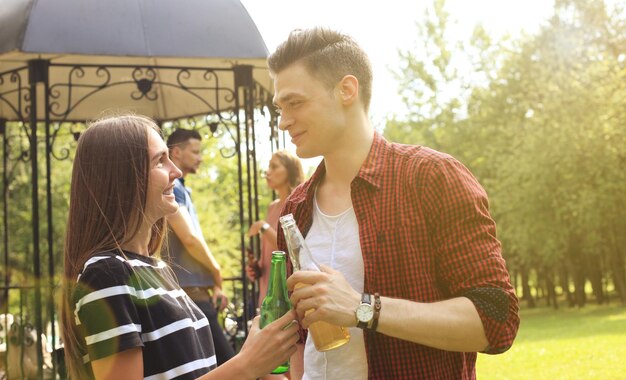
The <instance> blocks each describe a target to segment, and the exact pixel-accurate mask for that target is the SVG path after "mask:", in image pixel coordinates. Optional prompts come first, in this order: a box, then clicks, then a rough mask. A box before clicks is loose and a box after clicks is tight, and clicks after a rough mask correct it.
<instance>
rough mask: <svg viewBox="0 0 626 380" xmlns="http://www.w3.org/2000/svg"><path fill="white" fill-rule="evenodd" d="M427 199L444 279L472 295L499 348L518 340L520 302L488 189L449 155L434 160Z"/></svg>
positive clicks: (450, 287) (493, 346)
mask: <svg viewBox="0 0 626 380" xmlns="http://www.w3.org/2000/svg"><path fill="white" fill-rule="evenodd" d="M427 178H428V180H427V181H426V182H427V183H426V185H425V187H424V192H423V202H424V205H425V208H426V210H427V213H428V215H429V220H430V221H431V223H430V224H431V227H430V228H431V234H432V236H433V242H434V244H435V246H436V247H437V269H438V270H437V273H438V276H439V281H440V283H441V284H443V285H444V287H445V288H446V290H447V292H448V293H449V294H450V296H452V297H467V298H469V299H470V300H471V301H472V302H473V303H474V305H475V307H476V309H477V311H478V314H479V316H480V318H481V320H482V323H483V326H484V329H485V334H486V336H487V340H488V341H489V347H488V348H487V349H486V350H485V352H486V353H490V354H497V353H501V352H504V351H506V350H508V349H509V348H510V347H511V345H512V344H513V340H514V339H515V336H516V334H517V330H518V327H519V315H518V312H519V305H518V299H517V297H516V295H515V292H514V290H513V287H512V286H511V282H510V279H509V274H508V271H507V269H506V264H505V262H504V259H503V258H502V254H501V245H500V242H499V241H498V240H497V239H496V226H495V222H494V221H493V219H492V218H491V216H490V214H489V205H488V200H487V194H486V193H485V191H484V189H483V188H482V187H481V186H480V184H479V183H478V181H477V180H476V179H475V178H474V176H473V175H472V174H471V173H470V172H469V170H468V169H467V168H465V167H464V166H463V165H462V164H461V163H460V162H458V161H457V160H455V159H453V158H451V157H448V158H444V159H441V160H437V161H434V162H433V165H430V166H429V173H428V176H427Z"/></svg>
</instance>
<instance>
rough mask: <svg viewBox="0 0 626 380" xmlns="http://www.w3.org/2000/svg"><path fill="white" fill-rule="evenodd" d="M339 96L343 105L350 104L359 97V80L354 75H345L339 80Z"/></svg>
mask: <svg viewBox="0 0 626 380" xmlns="http://www.w3.org/2000/svg"><path fill="white" fill-rule="evenodd" d="M338 88H339V97H340V98H341V102H342V103H343V104H344V105H351V104H353V103H354V102H355V101H356V100H358V99H359V80H358V79H357V78H356V77H355V76H354V75H346V76H344V77H343V78H341V80H340V81H339V84H338Z"/></svg>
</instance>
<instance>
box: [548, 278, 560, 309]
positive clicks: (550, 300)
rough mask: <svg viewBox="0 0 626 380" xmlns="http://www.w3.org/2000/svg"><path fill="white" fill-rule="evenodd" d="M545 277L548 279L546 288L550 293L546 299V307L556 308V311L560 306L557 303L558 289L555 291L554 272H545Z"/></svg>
mask: <svg viewBox="0 0 626 380" xmlns="http://www.w3.org/2000/svg"><path fill="white" fill-rule="evenodd" d="M545 277H546V288H547V291H548V297H546V300H547V302H546V305H547V306H550V305H552V306H554V308H555V309H558V308H559V304H558V302H557V301H556V289H554V287H555V285H554V276H553V275H552V271H546V272H545Z"/></svg>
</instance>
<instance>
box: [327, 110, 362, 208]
mask: <svg viewBox="0 0 626 380" xmlns="http://www.w3.org/2000/svg"><path fill="white" fill-rule="evenodd" d="M349 128H352V129H350V130H349V133H346V135H345V136H344V138H343V141H342V142H341V143H340V144H337V146H338V148H337V149H336V150H335V151H332V152H329V153H328V154H326V155H324V164H325V166H326V174H325V176H324V179H323V180H322V182H321V183H320V185H319V186H318V188H317V189H316V198H317V204H318V206H319V207H320V209H321V210H322V212H324V213H326V214H328V215H337V214H339V213H341V212H343V211H345V210H347V209H348V208H350V206H351V205H352V199H351V193H350V184H351V183H352V180H353V179H354V178H355V177H356V176H357V174H358V173H359V170H360V169H361V166H362V165H363V162H365V160H366V159H367V156H368V154H369V151H370V149H371V147H372V142H373V141H374V130H373V129H372V127H371V124H370V123H369V121H366V122H364V123H355V124H352V125H350V127H349Z"/></svg>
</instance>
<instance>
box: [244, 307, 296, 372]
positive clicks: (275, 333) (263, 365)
mask: <svg viewBox="0 0 626 380" xmlns="http://www.w3.org/2000/svg"><path fill="white" fill-rule="evenodd" d="M259 320H260V317H258V316H257V317H255V318H254V320H253V321H252V328H251V329H250V331H249V332H248V338H247V339H246V341H245V342H244V344H243V347H242V348H241V351H240V352H239V355H238V356H242V357H245V363H249V364H248V367H249V368H250V369H252V370H253V371H254V372H255V376H256V377H261V376H264V375H267V374H268V373H270V372H271V371H272V370H274V369H275V368H276V367H278V366H279V365H280V364H282V363H284V362H286V361H287V360H288V359H289V357H290V356H291V355H293V354H294V353H295V352H296V349H297V348H296V343H297V342H298V339H299V336H298V322H297V321H296V312H295V311H293V310H289V311H288V312H287V313H285V315H283V316H282V317H280V318H279V319H277V320H275V321H274V322H272V323H270V324H269V325H267V326H265V327H264V328H263V329H262V330H261V329H260V328H259Z"/></svg>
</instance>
